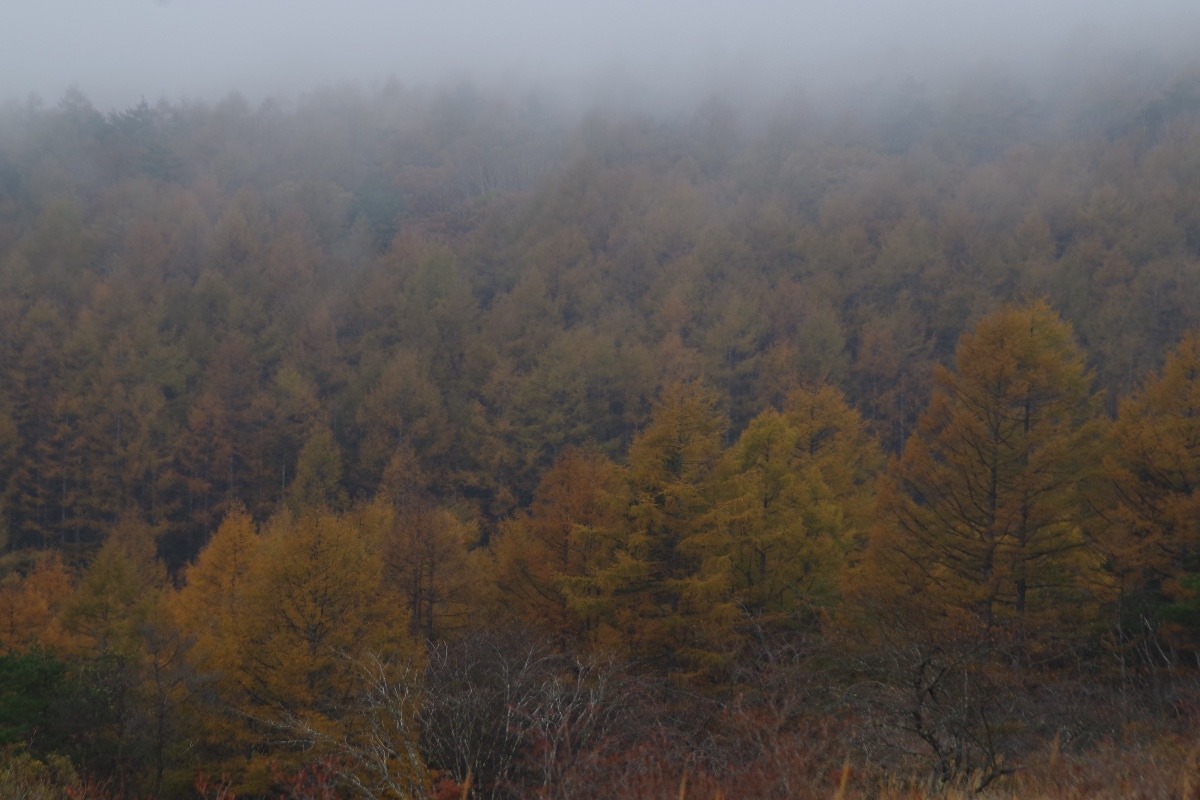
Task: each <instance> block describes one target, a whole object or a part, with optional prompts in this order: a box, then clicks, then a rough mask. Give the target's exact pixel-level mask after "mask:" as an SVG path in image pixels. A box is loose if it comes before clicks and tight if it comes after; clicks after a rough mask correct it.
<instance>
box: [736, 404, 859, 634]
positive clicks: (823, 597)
mask: <svg viewBox="0 0 1200 800" xmlns="http://www.w3.org/2000/svg"><path fill="white" fill-rule="evenodd" d="M882 458H883V457H882V455H881V453H880V450H879V446H878V444H877V443H876V442H875V441H874V440H873V439H872V438H871V437H870V436H868V435H867V433H866V432H865V429H864V425H863V423H862V419H861V418H860V417H859V415H858V413H857V412H856V411H854V409H852V408H850V406H849V405H847V403H846V401H845V399H844V398H843V397H842V395H841V394H840V393H839V392H838V391H837V390H836V389H833V388H832V387H828V386H826V387H822V388H820V389H816V390H810V389H798V390H794V391H793V392H792V393H791V394H790V395H789V397H788V400H787V405H786V407H785V409H784V410H783V412H779V411H775V410H769V411H765V412H763V413H762V414H759V415H758V416H757V417H755V418H754V419H753V420H751V422H750V424H749V426H747V428H746V430H745V431H743V432H742V435H741V437H739V439H738V441H737V443H736V444H734V446H733V447H732V448H730V449H729V450H728V451H727V452H726V454H725V457H724V459H723V463H722V468H721V493H722V494H723V496H724V499H723V501H722V507H723V509H724V511H725V513H726V516H727V523H726V524H725V525H723V526H722V527H720V528H719V529H718V531H719V536H718V538H717V543H716V545H717V547H718V548H720V549H721V550H724V551H725V552H726V553H727V554H728V557H729V559H730V565H731V568H732V573H733V581H734V584H733V585H734V591H735V593H736V594H737V597H738V601H739V603H740V604H741V606H742V608H743V609H744V610H745V612H746V613H747V614H748V615H749V616H750V617H751V619H753V620H754V621H755V623H756V624H759V625H762V624H767V625H771V624H775V623H782V622H784V621H786V620H792V621H793V622H794V621H798V620H801V619H804V618H809V619H811V617H812V615H813V613H814V612H815V611H817V610H819V609H820V608H822V607H828V606H830V605H831V604H832V603H833V602H834V601H835V600H836V599H837V597H838V595H839V588H838V581H839V578H840V575H841V571H842V569H843V567H844V565H845V564H846V562H847V559H848V556H849V555H850V554H851V552H852V551H853V550H854V549H855V548H856V547H858V546H860V544H861V542H860V539H861V538H862V537H863V536H865V533H866V530H867V526H868V524H869V514H870V510H871V509H870V503H871V499H872V495H873V484H874V478H875V476H876V474H877V472H878V471H879V469H880V467H881V465H882Z"/></svg>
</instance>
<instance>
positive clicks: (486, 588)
mask: <svg viewBox="0 0 1200 800" xmlns="http://www.w3.org/2000/svg"><path fill="white" fill-rule="evenodd" d="M1081 74H1082V73H1081ZM1089 74H1093V77H1089V78H1083V77H1079V78H1077V79H1075V80H1070V81H1067V80H1064V81H1060V82H1059V83H1056V84H1054V85H1052V86H1051V85H1045V86H1039V87H1031V86H1029V85H1027V84H1025V83H1024V82H1022V81H1021V80H1020V79H1018V78H1016V77H1014V76H1013V75H1010V74H1007V73H1004V72H1002V71H1000V70H998V69H997V70H992V71H988V70H982V71H979V72H976V73H973V74H971V75H969V76H967V77H965V78H963V80H962V81H961V82H960V83H959V84H957V85H954V86H946V87H940V88H935V87H930V86H923V85H918V84H912V83H909V84H903V83H900V84H893V83H888V82H880V83H877V84H871V85H866V86H863V87H860V88H859V89H857V90H855V92H853V93H851V94H850V95H848V96H846V97H843V98H841V100H840V101H839V102H837V103H831V102H828V101H824V100H817V99H814V98H812V97H809V96H807V95H806V94H805V93H804V92H802V91H799V90H797V91H795V92H790V93H787V92H785V93H778V94H777V95H775V96H773V97H772V99H771V100H770V101H767V100H764V99H762V98H761V97H759V98H756V99H753V100H751V99H747V98H738V97H733V96H725V95H722V94H713V95H712V96H710V97H707V98H706V99H704V100H703V101H702V102H699V103H696V104H695V105H694V107H691V108H687V109H676V110H670V111H653V110H634V109H635V108H636V105H635V104H634V105H630V106H623V105H621V104H619V103H600V104H597V105H596V106H595V107H592V108H582V109H581V108H580V107H579V104H577V103H576V104H572V103H566V102H563V101H561V100H560V99H555V98H554V97H553V96H550V95H547V94H539V93H537V92H533V91H529V92H518V91H506V90H499V89H487V90H485V89H482V88H479V87H478V86H476V85H473V84H470V83H461V84H449V85H445V86H440V87H432V86H431V87H417V88H414V87H409V86H405V85H403V84H401V83H399V82H397V81H392V82H389V83H386V84H384V85H381V86H378V87H375V88H372V89H364V88H359V87H341V88H335V89H327V90H323V91H319V92H315V93H312V94H310V95H306V96H303V97H302V98H301V99H299V100H297V101H295V102H291V103H282V102H278V101H272V100H267V101H264V102H262V103H261V104H258V105H257V106H255V105H252V104H251V103H250V102H248V101H247V100H246V99H244V98H243V97H241V96H240V95H237V94H231V95H229V96H227V97H225V98H224V99H223V100H221V101H219V102H216V103H212V104H208V103H200V102H178V103H173V102H166V101H162V102H158V103H154V104H150V103H147V102H142V103H140V104H138V105H136V106H134V107H131V108H127V109H124V110H120V111H113V112H107V113H106V112H102V111H100V110H97V109H96V108H95V107H94V106H93V105H92V104H91V102H90V101H89V100H88V98H87V97H86V96H84V95H83V94H82V93H81V92H79V91H77V90H71V91H68V92H67V93H66V94H65V95H64V96H63V97H62V98H61V99H60V100H59V101H57V102H56V103H53V104H45V103H43V102H41V101H39V100H37V99H36V98H31V99H30V100H29V101H28V102H25V103H21V104H16V105H10V106H8V107H5V108H4V109H3V110H0V745H2V746H3V748H4V749H3V750H2V751H0V754H2V755H0V793H3V794H4V795H5V796H10V797H22V798H24V797H28V798H92V800H99V799H101V798H143V797H167V798H172V797H202V798H205V800H216V798H233V797H235V796H236V797H240V798H260V797H261V798H266V797H270V798H276V797H287V798H329V797H343V796H344V797H368V798H409V797H412V798H450V797H464V798H465V797H479V798H483V797H487V798H510V797H512V798H515V797H543V798H589V797H597V798H601V797H629V798H642V797H644V798H651V797H655V798H659V797H679V798H683V797H685V796H691V797H704V798H709V797H764V798H767V797H779V798H784V797H805V796H813V797H828V796H833V795H835V794H836V796H839V797H851V796H864V797H865V796H871V797H922V796H925V794H926V793H928V794H934V793H942V792H945V793H958V794H961V795H974V794H977V793H993V794H996V795H998V796H1009V794H1008V793H1011V795H1012V796H1032V795H1034V794H1037V795H1039V796H1063V797H1067V796H1071V797H1079V796H1092V797H1096V796H1111V797H1129V796H1142V797H1164V798H1165V797H1193V796H1195V795H1194V794H1192V793H1193V792H1195V790H1196V789H1195V787H1197V786H1200V757H1198V756H1197V753H1200V740H1198V739H1197V738H1196V734H1195V728H1196V727H1197V715H1198V714H1200V494H1197V487H1198V485H1200V67H1197V66H1196V65H1183V66H1181V65H1179V64H1174V63H1172V64H1166V63H1155V62H1153V61H1150V60H1136V61H1129V62H1127V63H1121V64H1119V65H1118V66H1115V67H1113V69H1111V70H1110V71H1108V72H1104V73H1089Z"/></svg>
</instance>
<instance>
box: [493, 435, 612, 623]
mask: <svg viewBox="0 0 1200 800" xmlns="http://www.w3.org/2000/svg"><path fill="white" fill-rule="evenodd" d="M627 506H628V499H627V492H626V488H625V482H624V480H623V476H622V474H621V470H620V468H619V467H618V466H617V465H616V464H615V463H613V462H612V461H611V460H610V459H609V458H607V457H606V456H604V455H603V454H602V453H600V452H599V451H598V450H597V449H595V448H592V449H579V448H574V447H568V448H567V449H566V450H564V451H563V453H562V454H561V455H560V456H559V457H558V458H557V459H556V460H555V462H554V464H553V465H552V466H551V467H550V469H549V470H547V471H546V472H545V474H543V475H542V479H541V482H540V483H539V484H538V488H537V491H536V493H535V494H534V498H533V505H532V506H531V507H530V508H529V510H528V511H523V512H521V513H519V514H517V515H516V516H514V517H512V518H511V519H509V520H506V521H505V523H504V524H503V525H502V527H501V534H500V537H499V539H498V540H497V541H496V542H495V544H494V545H493V547H492V549H493V551H494V552H495V554H496V570H497V575H496V582H497V587H498V590H499V593H500V595H501V596H502V597H503V598H505V600H506V602H507V603H509V604H511V605H510V609H511V610H512V611H513V612H516V613H517V614H518V615H519V616H520V617H521V618H523V619H524V620H526V621H528V622H529V623H531V624H532V625H534V626H536V627H538V628H539V629H541V630H543V631H546V632H548V633H550V634H552V635H554V636H556V637H560V638H563V639H570V638H582V637H583V636H584V635H585V634H586V633H587V631H588V630H590V629H591V627H592V626H593V625H594V619H593V616H592V615H591V614H589V613H588V609H587V605H588V603H587V599H586V597H587V596H586V595H582V596H575V597H574V598H573V595H572V592H571V584H572V582H573V581H580V580H583V581H586V580H587V578H588V577H589V576H591V575H592V573H593V572H594V570H596V569H597V568H598V567H599V566H600V565H601V564H602V563H603V559H604V558H605V556H606V553H607V550H608V548H607V547H606V546H605V542H606V541H608V542H611V540H612V537H613V534H614V533H615V531H617V530H618V529H619V526H620V523H621V521H622V519H623V517H622V514H623V512H624V510H625V508H626V507H627ZM573 599H574V602H573Z"/></svg>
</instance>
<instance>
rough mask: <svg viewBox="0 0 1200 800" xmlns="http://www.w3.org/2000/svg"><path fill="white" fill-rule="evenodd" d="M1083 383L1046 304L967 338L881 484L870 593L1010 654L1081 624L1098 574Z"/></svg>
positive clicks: (1065, 333) (990, 322)
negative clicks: (1090, 583)
mask: <svg viewBox="0 0 1200 800" xmlns="http://www.w3.org/2000/svg"><path fill="white" fill-rule="evenodd" d="M1089 383H1090V378H1089V375H1088V373H1087V370H1086V369H1085V367H1084V363H1083V356H1082V354H1081V352H1080V350H1079V348H1078V346H1077V345H1076V344H1075V341H1074V339H1073V337H1072V334H1071V329H1070V327H1069V326H1068V325H1067V324H1066V323H1064V322H1063V321H1062V320H1061V319H1060V318H1059V317H1058V316H1057V314H1055V312H1054V311H1053V310H1052V309H1051V308H1050V307H1049V306H1048V305H1046V303H1044V302H1040V301H1038V302H1033V303H1029V304H1026V305H1021V306H1009V307H1005V308H1003V309H1001V310H999V311H997V312H995V313H993V314H992V315H990V316H988V317H986V318H984V319H983V320H981V321H980V322H979V323H978V324H977V325H976V327H975V328H974V329H973V330H972V331H970V332H968V333H966V334H964V335H963V337H962V338H961V339H960V340H959V344H958V348H957V351H956V354H955V366H954V369H953V370H949V369H944V368H942V369H939V370H938V371H937V373H936V375H935V388H934V392H933V397H932V399H931V401H930V404H929V406H928V408H927V409H926V410H925V412H924V414H922V416H921V418H920V421H919V425H918V428H917V430H916V432H915V433H914V435H913V436H912V437H911V438H910V439H909V441H908V443H907V445H906V447H905V449H904V453H903V455H902V456H901V457H900V458H899V459H898V460H896V461H895V462H893V464H892V465H891V468H890V470H889V472H888V474H887V476H886V479H885V480H884V481H883V483H882V487H881V497H880V506H879V522H878V524H877V528H876V531H875V536H874V541H873V549H874V551H875V552H874V556H875V563H876V564H877V565H883V566H884V567H885V572H884V575H883V576H877V583H878V584H879V585H889V586H891V587H894V591H895V592H896V593H897V599H909V600H916V601H917V602H918V603H919V604H920V607H922V608H923V609H924V610H925V612H927V613H928V614H929V616H930V617H941V618H943V619H945V618H949V619H950V620H955V619H957V622H958V623H959V624H963V625H966V626H969V627H974V626H981V627H982V628H983V629H984V630H992V631H994V630H997V629H1003V628H1007V629H1009V630H1011V631H1012V633H1013V634H1014V635H1015V636H1016V637H1018V639H1019V640H1023V639H1024V636H1025V634H1026V633H1032V632H1036V631H1039V630H1046V629H1047V626H1049V625H1050V624H1051V623H1052V622H1053V620H1054V619H1055V618H1057V617H1062V616H1065V615H1066V614H1068V613H1075V614H1076V615H1078V613H1079V605H1078V586H1079V582H1080V580H1081V577H1082V576H1083V574H1084V573H1085V572H1087V571H1089V570H1091V569H1093V568H1094V564H1093V563H1091V561H1090V559H1089V554H1088V552H1087V551H1086V550H1085V549H1084V546H1083V545H1084V538H1083V533H1082V527H1081V523H1082V520H1083V515H1084V502H1083V497H1082V492H1081V484H1082V482H1083V481H1085V480H1086V478H1087V476H1088V474H1089V470H1091V469H1093V468H1094V465H1095V447H1094V444H1095V427H1094V426H1093V425H1092V424H1091V421H1092V420H1093V418H1094V416H1095V413H1096V404H1095V402H1094V400H1093V398H1092V395H1091V392H1090V388H1089Z"/></svg>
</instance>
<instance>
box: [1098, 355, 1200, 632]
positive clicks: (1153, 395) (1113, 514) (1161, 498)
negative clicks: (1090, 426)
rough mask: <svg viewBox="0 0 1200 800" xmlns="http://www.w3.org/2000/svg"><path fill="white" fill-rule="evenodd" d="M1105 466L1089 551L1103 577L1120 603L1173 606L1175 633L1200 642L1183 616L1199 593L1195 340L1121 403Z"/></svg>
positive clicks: (1198, 623) (1199, 374) (1199, 428)
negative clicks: (1097, 557) (1108, 497)
mask: <svg viewBox="0 0 1200 800" xmlns="http://www.w3.org/2000/svg"><path fill="white" fill-rule="evenodd" d="M1105 466H1106V474H1107V475H1108V477H1109V479H1110V486H1111V488H1112V489H1113V502H1112V503H1111V505H1110V506H1109V507H1108V508H1107V509H1106V513H1105V514H1104V517H1105V523H1106V524H1104V525H1101V526H1098V534H1099V535H1098V536H1097V538H1096V544H1097V546H1098V547H1099V548H1100V549H1101V552H1102V553H1103V554H1104V556H1105V565H1106V567H1107V573H1108V576H1109V577H1110V579H1111V580H1112V581H1113V582H1114V584H1115V586H1116V588H1117V589H1118V590H1119V592H1120V595H1121V596H1122V597H1123V598H1124V597H1127V596H1129V595H1132V594H1137V595H1143V596H1144V597H1146V598H1147V599H1150V600H1151V602H1161V601H1163V600H1167V601H1169V602H1171V601H1173V602H1174V605H1175V606H1176V608H1174V610H1167V613H1166V616H1167V617H1168V618H1171V617H1177V618H1178V619H1177V620H1175V626H1176V627H1177V630H1176V633H1178V634H1186V636H1185V638H1187V639H1189V640H1190V641H1192V643H1193V644H1194V643H1195V642H1196V641H1200V620H1197V619H1194V618H1192V617H1191V615H1190V614H1189V613H1188V609H1189V608H1191V607H1192V606H1194V604H1195V598H1196V597H1197V596H1198V594H1200V581H1198V579H1197V575H1200V333H1198V332H1192V333H1190V334H1188V335H1187V336H1185V337H1184V338H1183V340H1182V341H1181V342H1180V343H1179V344H1178V346H1176V347H1175V349H1174V350H1172V351H1171V353H1170V354H1169V355H1168V356H1167V360H1166V363H1165V364H1164V365H1163V369H1162V372H1161V373H1160V374H1159V375H1156V376H1154V377H1152V378H1151V379H1150V380H1148V381H1147V382H1146V384H1145V385H1144V386H1143V387H1142V388H1141V390H1140V391H1138V392H1136V393H1135V394H1134V395H1133V396H1132V397H1129V398H1126V399H1125V400H1124V401H1123V402H1122V403H1121V406H1120V411H1119V414H1118V417H1117V420H1116V422H1115V423H1114V425H1113V427H1112V432H1111V439H1110V446H1109V448H1108V457H1107V458H1106V459H1105ZM1193 613H1194V612H1193Z"/></svg>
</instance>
